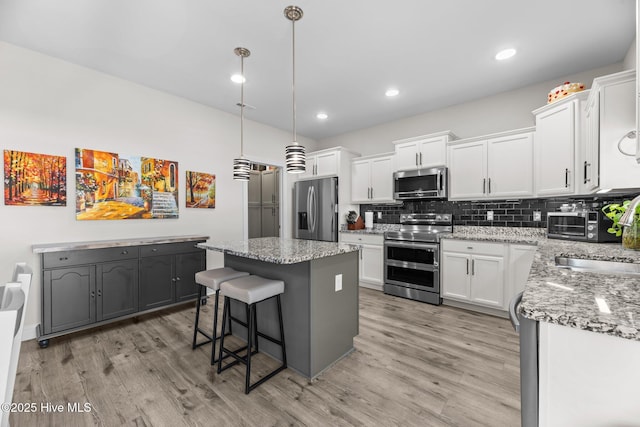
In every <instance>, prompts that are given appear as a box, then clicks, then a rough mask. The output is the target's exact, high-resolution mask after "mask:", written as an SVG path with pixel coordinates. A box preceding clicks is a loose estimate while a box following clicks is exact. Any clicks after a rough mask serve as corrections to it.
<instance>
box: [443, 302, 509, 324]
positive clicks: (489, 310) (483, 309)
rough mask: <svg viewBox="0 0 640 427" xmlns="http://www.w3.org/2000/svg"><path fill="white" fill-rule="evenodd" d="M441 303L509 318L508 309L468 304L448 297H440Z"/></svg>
mask: <svg viewBox="0 0 640 427" xmlns="http://www.w3.org/2000/svg"><path fill="white" fill-rule="evenodd" d="M442 304H443V305H448V306H450V307H456V308H462V309H464V310H470V311H477V312H479V313H483V314H489V315H491V316H496V317H503V318H507V319H508V318H509V312H508V311H504V310H498V309H495V308H491V307H483V306H481V305H475V304H468V303H464V302H460V301H454V300H450V299H446V298H443V299H442Z"/></svg>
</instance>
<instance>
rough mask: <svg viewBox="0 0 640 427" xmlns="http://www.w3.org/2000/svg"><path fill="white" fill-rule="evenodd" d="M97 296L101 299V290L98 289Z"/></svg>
mask: <svg viewBox="0 0 640 427" xmlns="http://www.w3.org/2000/svg"><path fill="white" fill-rule="evenodd" d="M98 296H99V297H101V296H102V289H98Z"/></svg>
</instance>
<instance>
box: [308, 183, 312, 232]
mask: <svg viewBox="0 0 640 427" xmlns="http://www.w3.org/2000/svg"><path fill="white" fill-rule="evenodd" d="M311 190H312V187H311V186H309V188H307V226H308V227H309V228H310V230H311V231H313V214H312V213H311Z"/></svg>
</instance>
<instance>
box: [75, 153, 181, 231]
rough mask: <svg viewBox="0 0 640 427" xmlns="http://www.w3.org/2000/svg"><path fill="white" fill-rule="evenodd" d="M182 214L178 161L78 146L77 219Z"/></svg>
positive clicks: (175, 215)
mask: <svg viewBox="0 0 640 427" xmlns="http://www.w3.org/2000/svg"><path fill="white" fill-rule="evenodd" d="M152 218H178V162H174V161H170V160H161V159H156V158H152V157H139V156H127V155H121V154H117V153H109V152H106V151H98V150H90V149H83V148H76V219H78V220H99V219H109V220H111V219H152Z"/></svg>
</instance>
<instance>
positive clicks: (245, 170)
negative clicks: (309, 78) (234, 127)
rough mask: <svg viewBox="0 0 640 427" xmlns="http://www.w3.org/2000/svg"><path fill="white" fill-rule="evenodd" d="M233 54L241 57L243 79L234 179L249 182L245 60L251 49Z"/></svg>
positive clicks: (249, 165)
mask: <svg viewBox="0 0 640 427" xmlns="http://www.w3.org/2000/svg"><path fill="white" fill-rule="evenodd" d="M233 52H234V53H235V54H236V55H238V56H239V57H240V75H241V76H242V77H243V79H242V81H241V83H240V157H239V158H237V159H233V179H235V180H237V181H249V171H250V170H251V164H250V162H249V160H247V159H245V158H244V154H243V149H244V146H243V145H244V81H245V79H244V58H246V57H247V56H249V55H251V52H250V51H249V49H245V48H244V47H237V48H235V49H234V50H233Z"/></svg>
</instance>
